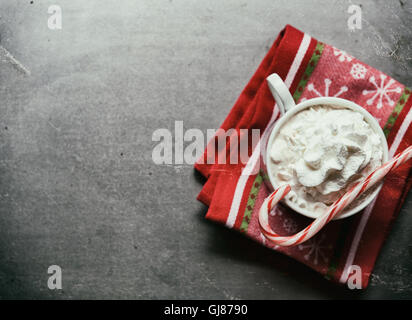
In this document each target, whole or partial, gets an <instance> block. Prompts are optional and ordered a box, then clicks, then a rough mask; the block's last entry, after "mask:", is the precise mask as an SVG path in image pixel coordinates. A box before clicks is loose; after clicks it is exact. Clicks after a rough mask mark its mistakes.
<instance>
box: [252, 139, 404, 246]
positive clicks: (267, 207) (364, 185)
mask: <svg viewBox="0 0 412 320" xmlns="http://www.w3.org/2000/svg"><path fill="white" fill-rule="evenodd" d="M410 158H412V146H409V147H408V148H407V149H405V150H404V151H403V152H401V153H399V154H397V155H396V156H395V157H394V158H393V159H392V160H390V161H388V162H386V163H385V164H383V165H382V166H380V167H379V168H377V169H376V170H375V171H373V172H372V173H371V174H370V175H369V176H367V177H366V178H365V179H364V180H363V181H361V182H359V183H357V184H355V185H354V186H353V187H352V188H351V189H350V190H349V191H348V192H347V193H345V194H344V195H343V196H342V197H341V198H339V199H338V200H336V201H335V202H334V203H333V204H332V205H331V206H330V208H329V210H328V211H327V212H325V213H324V214H322V215H321V216H319V217H318V218H316V219H315V220H314V221H313V222H312V223H311V224H310V225H309V226H307V227H306V228H305V229H303V230H302V231H300V232H298V233H296V234H294V235H291V236H280V235H278V234H276V233H275V232H274V231H273V230H272V228H271V227H270V225H269V212H270V211H271V210H272V209H273V207H274V206H275V205H276V204H277V203H278V202H279V201H280V200H282V199H283V198H284V197H285V196H286V195H287V194H288V192H289V191H290V189H291V188H290V186H289V185H283V186H281V187H279V188H277V189H276V190H275V191H274V192H273V193H272V194H271V195H270V196H269V197H267V198H266V199H265V201H264V202H263V204H262V207H261V208H260V211H259V225H260V230H261V231H262V233H263V235H264V236H265V237H266V238H267V239H268V240H270V241H271V242H273V243H275V244H277V245H279V246H284V247H288V246H295V245H298V244H300V243H302V242H305V241H307V240H309V239H310V238H312V237H313V236H314V235H315V234H317V233H318V232H319V231H320V230H321V229H322V228H323V227H324V226H325V225H326V224H327V223H328V222H329V221H331V220H332V219H333V218H334V217H335V216H336V215H337V214H339V213H340V212H342V210H343V209H345V208H346V207H347V206H348V205H349V204H350V203H351V202H352V201H353V200H354V199H356V197H358V196H359V195H360V194H361V193H363V192H365V191H366V190H368V189H369V188H370V187H372V186H373V185H375V184H376V183H378V182H379V181H381V180H382V179H383V178H384V177H385V176H386V175H387V174H388V173H389V172H390V171H392V170H394V169H395V168H396V167H398V166H399V165H401V164H403V163H405V162H406V161H408V160H409V159H410Z"/></svg>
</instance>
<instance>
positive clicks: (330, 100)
mask: <svg viewBox="0 0 412 320" xmlns="http://www.w3.org/2000/svg"><path fill="white" fill-rule="evenodd" d="M321 104H326V105H335V106H338V107H344V108H349V109H352V110H354V111H357V112H360V113H361V114H362V115H363V116H364V117H365V120H366V121H367V122H368V123H369V124H370V125H371V126H372V129H373V130H374V131H375V132H377V133H378V134H379V136H380V139H381V143H382V147H383V155H382V163H385V162H386V161H388V158H389V149H388V143H387V141H386V137H385V135H384V133H383V130H382V128H381V127H380V125H379V123H378V121H377V120H376V119H375V118H374V117H373V116H372V115H371V114H370V113H369V112H368V111H367V110H366V109H364V108H362V107H361V106H360V105H358V104H357V103H355V102H353V101H350V100H346V99H342V98H336V97H318V98H312V99H308V100H305V101H303V102H300V103H298V104H297V105H296V106H294V107H293V108H291V109H290V110H288V111H287V112H286V113H285V114H284V115H283V116H282V117H281V118H280V119H278V120H277V121H276V123H275V125H274V127H273V128H272V131H271V132H270V135H269V139H268V142H267V145H266V148H265V151H266V155H265V160H266V169H267V170H266V171H267V175H268V178H269V181H270V184H271V185H272V186H273V188H276V187H277V184H275V183H274V179H273V178H272V174H271V172H270V170H269V165H270V161H271V159H270V150H269V147H270V146H272V144H273V140H274V138H275V136H277V134H278V133H279V130H280V128H282V126H283V125H284V124H285V123H286V122H287V121H288V120H289V119H290V118H291V117H292V116H294V115H295V114H297V113H298V112H300V111H302V110H304V109H307V108H309V107H311V106H314V105H321ZM382 185H383V183H380V185H379V186H378V187H377V188H376V189H375V190H374V191H373V192H372V193H371V194H370V195H369V196H368V197H367V198H365V199H364V201H362V202H361V203H360V204H359V205H357V206H356V207H354V208H352V209H351V210H348V211H346V212H344V213H343V214H339V215H337V216H336V217H335V218H334V219H333V220H339V219H343V218H347V217H350V216H352V215H354V214H356V213H358V212H360V211H361V210H362V209H364V208H365V207H367V206H368V205H369V204H370V203H371V202H372V201H373V200H374V199H375V198H376V196H377V195H378V193H379V192H380V190H381V189H382ZM282 201H283V203H285V204H286V205H287V206H288V207H290V208H291V209H293V210H294V211H296V212H298V213H299V214H302V215H304V216H306V217H308V218H312V219H316V218H317V217H319V214H315V213H314V212H313V211H311V210H307V209H303V208H300V207H299V206H297V205H296V204H295V203H293V202H291V201H289V200H287V199H283V200H282Z"/></svg>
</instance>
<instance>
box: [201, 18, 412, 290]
mask: <svg viewBox="0 0 412 320" xmlns="http://www.w3.org/2000/svg"><path fill="white" fill-rule="evenodd" d="M272 73H277V74H279V75H280V76H281V77H282V79H283V80H284V81H285V83H286V85H287V86H288V87H289V89H290V91H291V93H292V95H293V98H294V99H295V101H296V102H300V101H302V100H304V99H310V98H314V97H317V96H334V97H341V98H344V99H348V100H352V101H354V102H356V103H357V104H359V105H360V106H362V107H364V108H365V109H366V110H368V111H369V112H370V113H371V114H372V115H373V116H374V117H375V118H376V119H377V120H378V122H379V124H380V125H381V127H382V129H383V130H384V133H385V135H386V137H387V141H388V145H389V153H390V154H389V156H390V157H392V156H393V155H394V154H396V153H398V152H401V151H402V150H404V149H405V148H406V147H407V146H408V145H411V144H412V129H411V128H410V124H411V121H412V110H411V106H412V97H411V96H412V94H411V90H410V89H408V88H406V87H405V86H404V85H402V84H401V83H399V82H397V81H396V80H394V79H392V78H390V77H388V76H387V75H385V74H383V73H382V72H380V71H378V70H376V69H374V68H371V67H370V66H368V65H366V64H364V63H363V62H361V61H359V60H357V59H355V58H354V57H352V56H350V55H349V54H347V53H346V52H344V51H342V50H339V49H336V48H334V47H332V46H330V45H327V44H325V43H322V42H320V41H317V40H316V39H314V38H312V37H310V36H309V35H307V34H305V33H303V32H301V31H299V30H297V29H295V28H294V27H292V26H289V25H288V26H286V27H285V29H284V30H283V31H282V32H281V33H280V34H279V35H278V37H277V39H276V40H275V42H274V44H273V45H272V47H271V48H270V50H269V52H268V53H267V54H266V56H265V58H264V59H263V61H262V63H261V64H260V66H259V68H258V69H257V71H256V72H255V74H254V75H253V77H252V78H251V80H250V81H249V83H248V84H247V86H246V87H245V89H244V90H243V92H242V93H241V95H240V97H239V98H238V100H237V101H236V103H235V105H234V107H233V108H232V110H231V111H230V113H229V115H228V116H227V118H226V119H225V121H224V122H223V124H222V126H221V128H222V129H224V130H226V131H227V130H229V129H235V130H237V131H240V129H260V132H261V137H262V136H264V133H265V132H266V133H267V132H268V131H269V130H270V129H271V128H272V127H273V124H274V123H275V121H276V120H277V119H278V117H279V111H278V108H277V106H276V105H275V102H274V99H273V97H272V95H271V93H270V90H269V89H268V86H267V83H266V80H265V79H266V77H267V76H268V75H270V74H272ZM249 140H252V139H249ZM262 144H263V143H262ZM228 146H229V142H227V145H226V148H223V149H222V148H219V149H218V147H217V138H216V136H215V137H214V138H213V139H212V140H211V141H210V142H209V144H208V146H207V148H206V151H205V153H204V155H203V156H202V157H201V158H200V159H199V160H198V161H197V163H196V164H195V168H196V170H198V171H199V172H200V173H201V174H202V175H203V176H205V177H206V178H207V181H206V183H205V185H204V186H203V189H202V191H201V192H200V194H199V195H198V200H199V201H201V202H203V203H204V204H206V205H207V206H209V209H208V212H207V214H206V218H207V219H211V220H214V221H217V222H219V223H222V224H225V225H226V226H227V227H229V228H233V229H236V230H238V231H240V232H242V233H244V234H246V235H247V236H249V237H250V238H252V239H254V240H256V241H258V242H260V243H262V244H263V245H265V246H267V247H270V248H272V249H273V250H276V251H279V252H282V253H284V254H286V255H288V256H290V257H293V258H294V259H296V260H298V261H300V262H302V263H304V264H306V265H308V266H309V267H311V268H313V269H314V270H316V271H317V272H319V273H321V274H322V275H324V276H325V277H326V278H327V279H330V280H333V281H336V282H340V283H346V282H347V281H348V277H351V275H352V272H355V271H354V270H355V268H356V267H352V266H359V267H360V270H361V272H362V287H366V286H367V284H368V282H369V276H370V274H371V271H372V268H373V265H374V264H375V260H376V258H377V256H378V253H379V250H380V248H381V246H382V244H383V241H384V239H385V237H386V235H387V234H388V232H389V228H390V223H391V221H392V220H393V219H394V218H395V217H396V216H397V214H398V212H399V210H400V208H401V205H402V203H403V201H404V199H405V197H406V195H407V193H408V191H409V189H410V187H411V182H412V179H410V177H411V175H410V172H411V170H410V169H411V162H410V161H409V162H408V163H406V164H404V165H402V166H400V167H399V168H398V169H397V170H395V171H394V172H392V173H391V174H390V175H388V176H387V178H386V180H385V183H384V185H383V188H382V189H381V191H380V193H379V195H378V197H377V198H376V199H375V200H374V201H373V202H372V203H371V205H369V206H368V207H367V208H366V209H365V210H363V212H361V213H359V214H356V215H354V216H352V217H350V218H347V219H342V220H336V221H332V222H331V223H329V224H328V225H327V226H326V227H325V228H324V229H323V230H322V231H321V232H319V233H318V234H317V235H316V236H315V237H314V238H312V239H310V240H309V241H307V242H305V243H303V244H301V245H298V246H296V247H288V248H285V247H278V246H274V245H272V244H271V243H270V242H269V241H268V240H266V239H265V238H264V237H263V235H262V234H261V232H260V230H259V226H258V211H259V208H260V206H261V204H262V202H263V200H264V199H265V198H266V197H267V196H268V194H269V190H268V189H267V187H266V185H265V183H263V182H264V179H266V178H265V175H264V174H262V173H261V172H260V171H259V170H255V169H256V168H258V166H259V153H260V151H259V143H258V144H257V146H253V144H252V143H251V141H249V152H250V155H251V156H250V158H249V160H248V162H247V165H245V164H243V163H242V162H240V161H239V162H240V163H239V164H218V163H215V164H213V163H212V164H208V163H210V162H211V161H210V154H212V155H213V154H215V156H216V159H217V157H218V156H219V154H221V153H227V159H229V152H230V151H229V147H228ZM253 147H254V148H253ZM210 148H214V149H215V150H213V152H214V153H213V152H211V153H209V152H208V151H210V150H208V149H210ZM208 155H209V161H207V160H208ZM215 162H217V161H215ZM227 162H229V161H227ZM270 220H271V221H270V224H271V226H273V228H274V230H275V231H276V232H278V233H279V234H283V235H288V234H293V233H295V232H297V231H299V230H301V229H302V228H303V227H305V226H307V225H308V224H309V223H310V222H311V220H310V219H308V218H305V217H303V216H302V215H300V214H298V213H296V212H293V211H292V210H290V209H288V208H286V207H285V206H278V207H277V208H276V209H275V210H274V211H273V212H271V215H270ZM356 269H357V271H359V269H358V268H356Z"/></svg>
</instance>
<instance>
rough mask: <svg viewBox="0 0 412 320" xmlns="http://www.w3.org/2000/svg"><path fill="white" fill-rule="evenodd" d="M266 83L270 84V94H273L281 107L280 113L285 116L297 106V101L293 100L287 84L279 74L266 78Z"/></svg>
mask: <svg viewBox="0 0 412 320" xmlns="http://www.w3.org/2000/svg"><path fill="white" fill-rule="evenodd" d="M266 81H267V83H268V87H269V89H270V92H271V93H272V95H273V98H275V101H276V103H277V105H278V107H279V110H280V113H281V115H282V116H283V115H284V114H285V113H286V112H288V111H289V110H290V109H291V108H293V107H294V106H295V105H296V104H295V100H293V97H292V95H291V94H290V92H289V89H288V87H286V84H285V83H284V82H283V80H282V78H281V77H279V75H278V74H277V73H272V74H271V75H270V76H269V77H267V78H266Z"/></svg>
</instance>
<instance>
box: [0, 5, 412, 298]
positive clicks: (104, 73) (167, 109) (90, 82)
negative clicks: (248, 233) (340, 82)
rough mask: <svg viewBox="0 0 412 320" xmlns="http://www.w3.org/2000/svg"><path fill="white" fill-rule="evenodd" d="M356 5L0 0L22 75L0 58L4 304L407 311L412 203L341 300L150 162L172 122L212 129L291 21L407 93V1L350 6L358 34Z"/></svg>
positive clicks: (178, 176) (0, 277)
mask: <svg viewBox="0 0 412 320" xmlns="http://www.w3.org/2000/svg"><path fill="white" fill-rule="evenodd" d="M31 2H32V3H31ZM351 3H352V1H343V0H342V1H330V0H322V1H303V0H301V1H297V0H294V1H292V0H285V1H280V0H279V1H274V0H265V1H263V0H259V1H253V2H252V1H238V0H225V1H222V0H209V1H190V0H170V1H167V0H159V1H149V0H146V1H132V0H124V1H115V0H106V1H98V0H88V1H83V0H70V1H69V0H67V1H63V0H53V1H39V0H34V1H29V0H25V1H15V0H2V1H1V2H0V45H1V46H2V47H3V48H5V49H6V50H8V52H9V53H10V54H12V55H13V56H14V58H15V59H16V61H18V62H19V63H21V64H22V66H24V67H25V68H26V69H27V70H28V71H30V75H28V74H26V73H25V72H24V70H22V69H21V68H18V67H16V65H13V64H12V63H11V61H10V59H9V58H6V57H5V53H4V52H3V53H0V58H1V59H0V298H5V299H9V298H29V299H39V298H46V299H69V298H77V299H86V298H92V299H95V298H104V299H106V298H124V299H143V298H145V299H151V298H156V299H158V298H178V299H180V298H195V299H211V298H216V299H221V298H222V299H243V298H245V299H266V298H267V299H292V298H298V299H299V298H314V299H315V298H326V299H328V298H359V299H364V298H412V263H411V259H412V245H411V241H410V240H411V234H412V216H411V214H410V213H411V212H410V211H411V209H412V198H411V195H409V197H408V199H407V201H406V203H405V205H404V207H403V209H402V212H401V213H400V216H399V218H398V219H397V220H396V221H395V222H394V226H393V230H392V232H391V234H390V236H389V239H388V241H387V242H386V244H385V246H384V248H383V251H382V254H381V256H380V258H379V260H378V262H377V265H376V268H375V270H374V272H373V275H372V281H371V285H370V287H369V288H368V289H367V290H365V291H363V292H359V291H349V290H347V289H344V288H338V287H336V286H335V285H333V284H330V283H328V282H327V281H325V280H324V279H323V278H321V277H320V276H318V275H317V274H315V273H314V272H312V271H311V270H309V269H307V268H306V267H304V266H302V265H300V264H298V263H296V262H295V261H293V260H291V259H289V258H287V257H284V256H282V255H280V254H276V253H273V252H271V251H269V250H267V249H265V248H262V247H260V246H259V245H257V244H255V243H253V242H252V241H250V240H248V239H246V238H244V237H243V236H241V235H239V234H237V233H235V232H231V231H229V230H226V229H225V228H223V227H221V226H218V225H215V224H213V223H211V222H208V221H206V220H205V219H204V218H203V216H204V214H205V211H206V208H205V207H204V206H203V205H202V204H200V203H198V202H197V201H196V200H195V198H196V195H197V193H198V192H199V191H200V189H201V186H202V181H201V179H200V178H199V177H197V176H196V175H195V174H194V172H193V169H192V167H191V166H188V165H184V166H156V165H155V164H154V163H153V162H152V159H151V154H152V148H153V146H154V144H155V143H154V142H152V141H151V135H152V132H153V131H154V130H156V129H158V128H169V129H172V128H173V125H174V121H175V120H183V121H184V126H185V128H186V129H188V128H200V129H202V130H206V129H207V128H217V127H218V126H219V124H220V123H221V121H222V120H223V119H224V117H225V116H226V114H227V113H228V111H229V110H230V108H231V106H232V105H233V103H234V101H235V100H236V98H237V96H238V95H239V93H240V91H241V90H242V88H243V87H244V85H245V84H246V82H247V81H248V79H249V78H250V77H251V75H252V73H253V72H254V70H255V69H256V67H257V65H258V64H259V62H260V61H261V59H262V58H263V56H264V55H265V53H266V51H267V50H268V48H269V46H270V45H271V43H272V42H273V40H274V38H275V36H276V35H277V33H278V32H279V31H280V30H281V29H282V28H283V26H284V25H285V24H287V23H289V24H292V25H294V26H296V27H298V28H300V29H302V30H305V31H306V32H308V33H309V34H311V35H313V36H314V37H316V38H318V39H320V40H323V41H325V42H327V43H330V44H333V45H335V46H337V47H339V48H342V49H345V50H346V51H348V52H350V53H351V54H353V55H354V56H356V57H358V58H360V59H361V60H363V61H365V62H366V63H368V64H370V65H372V66H374V67H377V68H379V69H381V70H383V71H384V72H386V73H388V74H390V75H391V76H393V77H395V78H396V79H398V80H399V81H401V82H402V83H404V84H406V85H408V86H412V78H411V74H412V73H411V71H412V60H411V59H412V48H411V43H412V32H411V27H410V26H411V24H412V1H410V0H409V1H407V0H402V1H397V0H393V1H386V0H385V1H384V0H379V1H372V0H365V1H361V0H359V1H353V3H355V4H361V5H362V8H363V18H364V21H363V28H362V30H360V31H356V32H353V33H351V32H349V30H348V28H347V25H346V21H347V19H348V17H349V14H348V13H347V8H348V6H349V5H350V4H351ZM51 4H59V5H61V7H62V10H63V29H62V30H59V31H58V30H56V31H52V30H49V29H48V28H47V19H48V14H47V8H48V6H49V5H51ZM52 264H57V265H59V266H61V267H62V269H63V290H61V291H51V290H49V289H48V288H47V277H48V275H47V268H48V266H50V265H52Z"/></svg>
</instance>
